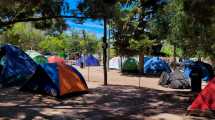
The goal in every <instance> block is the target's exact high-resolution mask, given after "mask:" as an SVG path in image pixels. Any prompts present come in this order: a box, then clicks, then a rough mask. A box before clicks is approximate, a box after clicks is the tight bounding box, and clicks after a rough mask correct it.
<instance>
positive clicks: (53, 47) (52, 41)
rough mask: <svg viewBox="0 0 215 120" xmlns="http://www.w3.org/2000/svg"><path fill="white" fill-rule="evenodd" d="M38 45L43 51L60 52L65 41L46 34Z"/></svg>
mask: <svg viewBox="0 0 215 120" xmlns="http://www.w3.org/2000/svg"><path fill="white" fill-rule="evenodd" d="M39 47H40V48H41V49H43V50H45V51H52V52H53V51H54V52H57V53H59V52H62V51H64V49H65V43H64V41H63V40H60V39H59V38H57V37H52V36H47V37H46V39H45V40H43V41H41V42H40V43H39Z"/></svg>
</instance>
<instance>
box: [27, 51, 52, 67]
mask: <svg viewBox="0 0 215 120" xmlns="http://www.w3.org/2000/svg"><path fill="white" fill-rule="evenodd" d="M26 53H27V54H28V55H29V56H30V57H31V58H32V59H33V60H34V61H35V62H36V63H37V64H43V63H47V62H48V60H47V58H46V57H45V56H43V55H42V54H40V53H39V52H37V51H35V50H27V51H26Z"/></svg>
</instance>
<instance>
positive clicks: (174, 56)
mask: <svg viewBox="0 0 215 120" xmlns="http://www.w3.org/2000/svg"><path fill="white" fill-rule="evenodd" d="M173 47H174V48H173V70H175V69H176V46H175V45H174V46H173Z"/></svg>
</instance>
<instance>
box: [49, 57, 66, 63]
mask: <svg viewBox="0 0 215 120" xmlns="http://www.w3.org/2000/svg"><path fill="white" fill-rule="evenodd" d="M48 63H65V60H64V59H63V58H61V57H58V56H50V57H49V58H48Z"/></svg>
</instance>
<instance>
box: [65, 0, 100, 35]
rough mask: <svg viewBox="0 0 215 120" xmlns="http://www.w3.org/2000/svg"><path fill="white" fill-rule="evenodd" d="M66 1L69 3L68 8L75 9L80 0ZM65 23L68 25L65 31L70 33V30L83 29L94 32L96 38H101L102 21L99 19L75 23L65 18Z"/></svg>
mask: <svg viewBox="0 0 215 120" xmlns="http://www.w3.org/2000/svg"><path fill="white" fill-rule="evenodd" d="M66 2H68V3H69V5H70V8H71V9H73V10H75V9H76V7H77V5H78V3H79V2H80V0H66ZM65 20H66V23H67V24H68V26H69V29H68V30H67V31H66V33H68V34H69V33H70V30H72V29H73V30H78V31H79V30H85V31H87V32H90V33H93V34H95V35H96V36H97V37H98V38H101V37H102V36H103V31H104V29H103V22H101V21H92V20H90V19H89V20H86V21H85V23H83V24H77V23H75V22H74V21H73V20H72V19H65Z"/></svg>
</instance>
